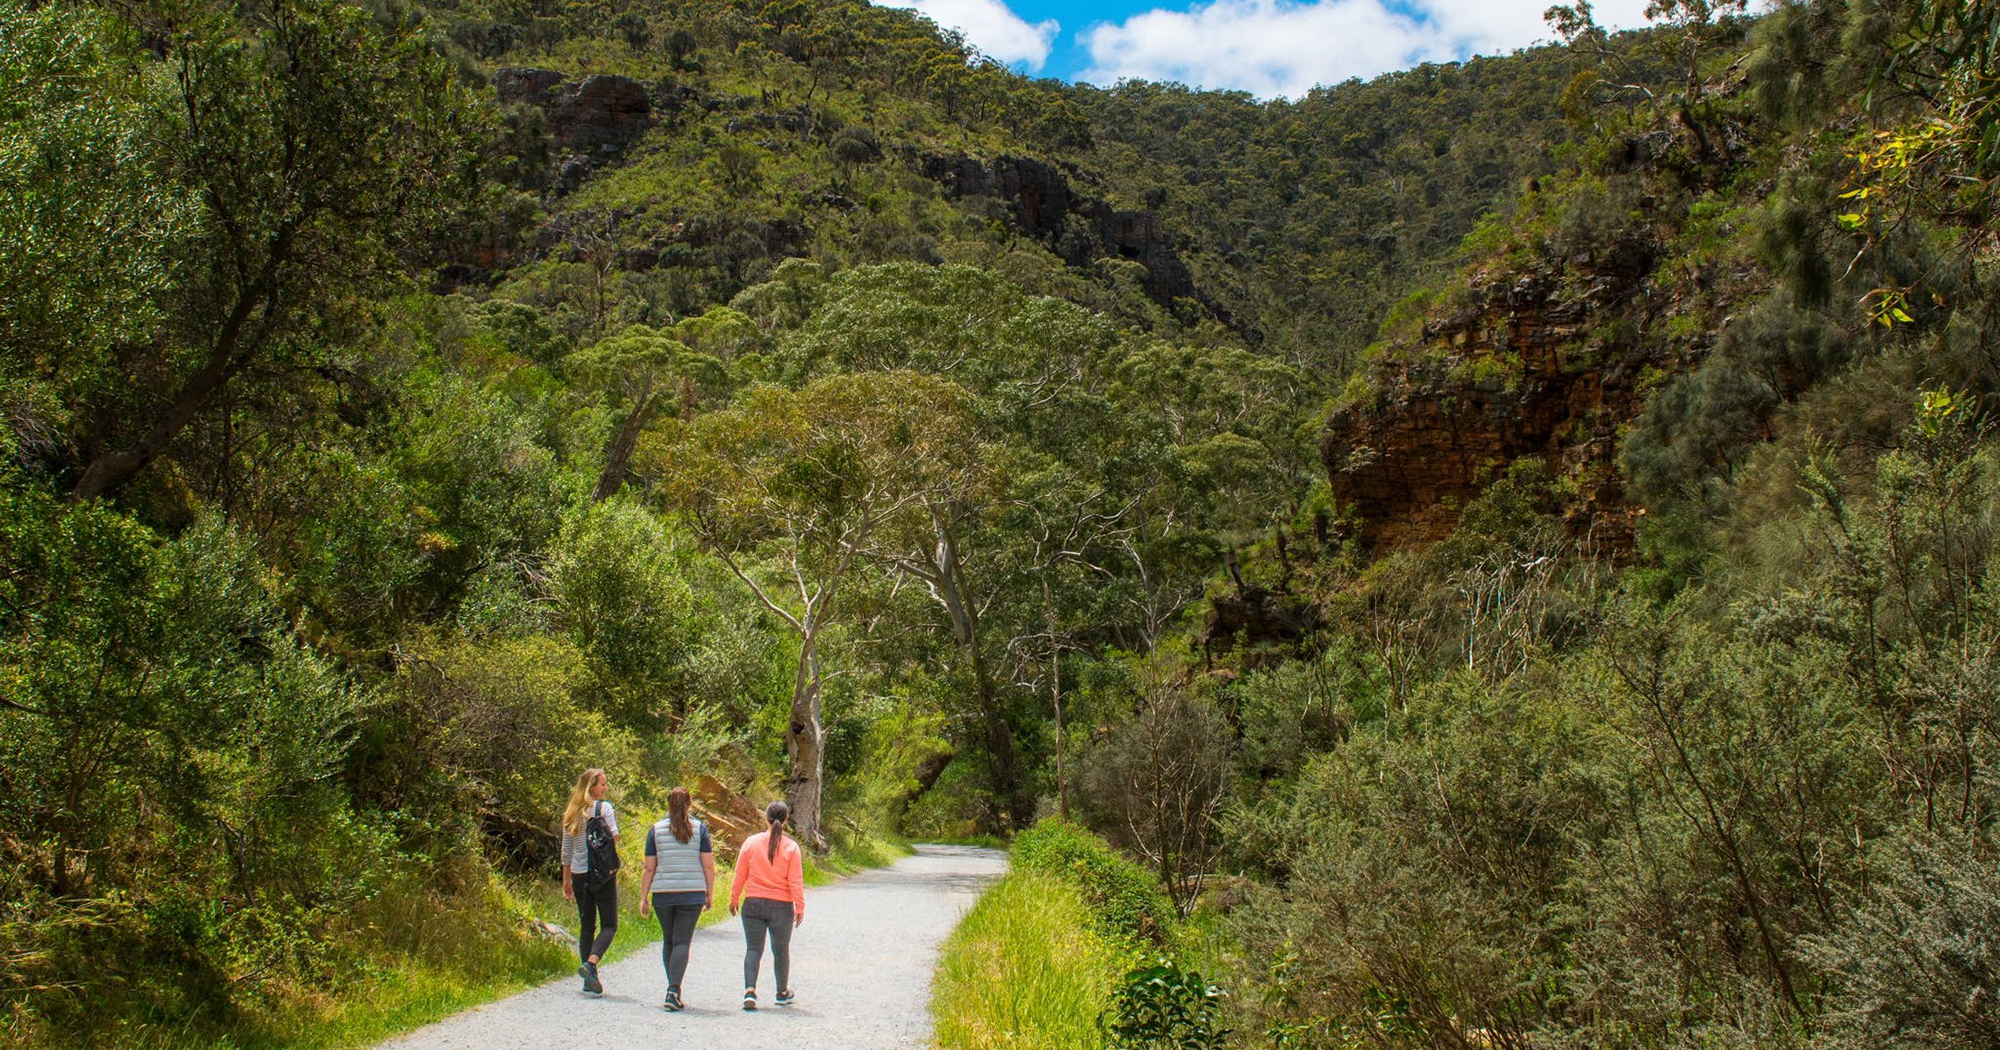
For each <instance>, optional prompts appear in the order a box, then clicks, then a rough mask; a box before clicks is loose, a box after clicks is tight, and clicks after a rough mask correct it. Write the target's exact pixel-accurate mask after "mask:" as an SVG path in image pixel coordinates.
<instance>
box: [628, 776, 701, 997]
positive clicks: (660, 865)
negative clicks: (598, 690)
mask: <svg viewBox="0 0 2000 1050" xmlns="http://www.w3.org/2000/svg"><path fill="white" fill-rule="evenodd" d="M691 805H692V800H691V799H690V798H689V797H688V789H686V788H684V787H677V788H675V789H673V790H672V791H670V792H668V793H667V815H666V816H665V817H664V818H662V819H661V820H660V822H659V823H657V824H654V825H653V828H652V830H651V831H648V832H646V865H645V870H644V875H643V877H642V878H641V879H640V881H641V882H643V883H645V885H646V894H647V895H646V896H644V897H641V898H639V914H640V915H641V916H644V915H645V914H646V911H647V909H648V908H649V907H650V908H652V909H654V910H657V911H658V912H659V913H660V962H661V964H662V965H664V966H665V967H666V968H667V998H666V1001H665V1002H663V1003H661V1004H660V1005H662V1006H664V1007H666V1008H667V1009H668V1010H669V1011H673V1010H679V1009H681V1007H682V1003H681V978H682V977H685V976H686V975H687V968H688V947H689V946H690V945H691V944H693V943H694V926H695V921H696V920H698V919H700V918H701V913H702V912H704V911H706V910H707V909H708V907H709V906H710V905H712V904H714V903H715V844H714V842H713V841H712V840H711V839H710V837H709V834H708V825H707V824H704V823H702V822H701V821H699V820H696V819H694V818H693V817H691V816H689V815H688V809H689V807H690V806H691Z"/></svg>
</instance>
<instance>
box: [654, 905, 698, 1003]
mask: <svg viewBox="0 0 2000 1050" xmlns="http://www.w3.org/2000/svg"><path fill="white" fill-rule="evenodd" d="M666 899H667V895H666V894H664V893H655V894H653V911H655V912H657V913H658V914H659V916H660V963H661V965H663V966H665V967H666V968H667V987H668V988H670V989H672V990H674V991H676V992H678V991H680V990H681V978H683V977H686V976H687V972H688V945H690V944H693V943H694V924H695V922H696V921H697V920H699V919H700V918H701V905H699V904H663V903H661V902H662V901H664V900H666Z"/></svg>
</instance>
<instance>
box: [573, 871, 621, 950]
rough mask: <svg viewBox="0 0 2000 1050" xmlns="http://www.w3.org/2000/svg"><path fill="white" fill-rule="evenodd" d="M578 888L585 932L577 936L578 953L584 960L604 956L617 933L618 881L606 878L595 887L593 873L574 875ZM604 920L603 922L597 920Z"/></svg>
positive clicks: (576, 888) (577, 901)
mask: <svg viewBox="0 0 2000 1050" xmlns="http://www.w3.org/2000/svg"><path fill="white" fill-rule="evenodd" d="M569 884H570V886H571V888H573V889H574V890H575V891H576V910H577V913H578V914H579V915H580V916H581V917H582V919H583V932H582V933H581V934H580V935H578V937H577V939H576V954H577V956H578V957H579V958H581V959H582V960H583V961H584V962H589V961H590V957H591V956H593V955H595V956H597V957H598V958H600V959H602V958H604V953H605V952H608V951H610V950H611V938H612V937H614V936H616V935H617V933H618V884H617V883H616V882H607V883H605V884H604V885H602V886H598V887H595V888H592V886H591V885H590V876H588V875H571V876H570V879H569ZM600 922H602V923H603V926H602V927H600V926H599V925H598V924H599V923H600Z"/></svg>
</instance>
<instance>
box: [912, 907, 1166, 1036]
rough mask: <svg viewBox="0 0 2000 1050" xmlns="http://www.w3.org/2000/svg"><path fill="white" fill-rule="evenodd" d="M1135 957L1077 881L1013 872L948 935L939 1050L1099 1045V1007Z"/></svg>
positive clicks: (938, 1001) (938, 1004)
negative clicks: (1103, 930) (1112, 939)
mask: <svg viewBox="0 0 2000 1050" xmlns="http://www.w3.org/2000/svg"><path fill="white" fill-rule="evenodd" d="M1130 962H1131V960H1130V959H1129V958H1128V957H1127V953H1126V952H1124V951H1121V950H1119V949H1117V948H1115V947H1113V946H1112V945H1111V944H1110V943H1109V942H1107V941H1106V940H1105V939H1104V937H1103V936H1102V935H1101V934H1099V933H1098V932H1097V930H1096V925H1095V924H1094V923H1093V922H1092V921H1091V916H1090V910H1089V907H1088V906H1087V905H1086V904H1085V903H1084V900H1083V896H1082V894H1080V893H1079V892H1078V891H1077V889H1076V888H1075V887H1074V886H1072V885H1070V884H1069V883H1067V882H1064V881H1061V880H1059V879H1055V878H1051V877H1049V876H1047V875H1043V874H1039V873H1037V872H1032V871H1015V872H1012V873H1010V874H1008V875H1007V876H1006V877H1004V878H1002V879H1001V880H1000V881H999V882H998V883H995V884H994V886H993V888H992V889H990V890H988V891H987V892H986V894H985V896H983V897H981V898H980V899H979V903H978V904H976V905H974V906H973V908H972V910H971V911H970V912H968V913H967V914H966V916H965V919H964V921H962V922H960V923H959V926H958V929H956V930H954V931H953V932H952V935H951V937H950V938H949V939H947V940H946V941H945V945H944V955H943V958H942V959H941V960H940V961H939V964H938V972H937V979H936V982H935V985H934V989H933V992H932V996H931V1013H932V1015H933V1017H934V1018H935V1019H936V1021H937V1035H936V1040H937V1042H936V1045H937V1047H938V1050H987V1048H992V1050H1000V1048H1003V1047H1004V1048H1011V1050H1098V1048H1099V1047H1101V1046H1103V1045H1104V1039H1103V1036H1102V1034H1101V1033H1100V1032H1099V1031H1098V1028H1097V1018H1098V1015H1099V1014H1100V1013H1102V1012H1103V1010H1104V1008H1105V1006H1106V1005H1108V1004H1109V1003H1110V1000H1111V992H1112V989H1113V987H1114V986H1115V984H1116V982H1117V979H1118V976H1119V975H1120V974H1121V973H1123V972H1124V971H1125V969H1126V968H1127V966H1128V965H1129V963H1130Z"/></svg>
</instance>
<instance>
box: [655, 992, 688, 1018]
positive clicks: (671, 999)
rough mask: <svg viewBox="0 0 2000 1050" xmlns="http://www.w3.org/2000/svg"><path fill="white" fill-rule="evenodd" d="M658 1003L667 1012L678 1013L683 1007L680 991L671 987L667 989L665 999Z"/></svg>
mask: <svg viewBox="0 0 2000 1050" xmlns="http://www.w3.org/2000/svg"><path fill="white" fill-rule="evenodd" d="M660 1005H661V1006H663V1007H665V1008H666V1010H667V1012H668V1013H678V1012H679V1011H680V1010H681V1009H682V1008H683V1004H682V1003H681V993H679V992H677V991H674V990H673V989H672V988H669V989H667V1001H666V1002H663V1003H661V1004H660Z"/></svg>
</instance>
